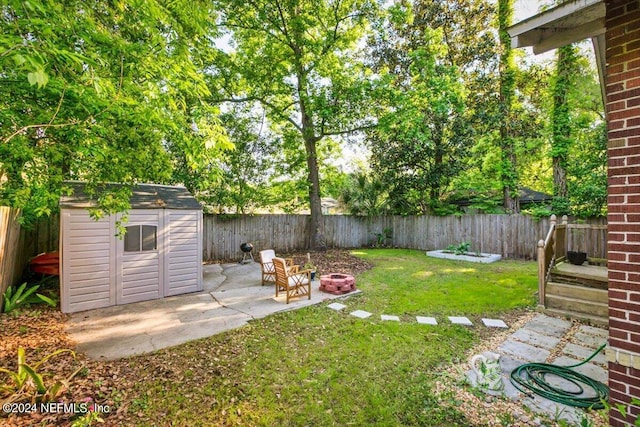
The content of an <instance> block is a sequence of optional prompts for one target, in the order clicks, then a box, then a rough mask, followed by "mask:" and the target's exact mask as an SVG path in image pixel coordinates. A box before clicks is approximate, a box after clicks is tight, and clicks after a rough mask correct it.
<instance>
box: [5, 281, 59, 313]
mask: <svg viewBox="0 0 640 427" xmlns="http://www.w3.org/2000/svg"><path fill="white" fill-rule="evenodd" d="M39 288H40V285H33V286H29V287H27V283H26V282H25V283H23V284H21V285H20V286H18V287H14V286H10V287H8V288H7V290H6V291H5V292H4V295H3V300H4V304H3V306H2V311H3V312H4V313H11V312H12V311H14V310H16V309H18V308H20V307H22V306H24V305H28V304H41V303H45V304H48V305H50V306H51V307H56V306H57V305H58V303H57V301H55V300H54V299H52V298H50V297H47V296H46V295H43V294H39V293H36V291H37V290H38V289H39Z"/></svg>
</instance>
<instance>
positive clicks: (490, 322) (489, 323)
mask: <svg viewBox="0 0 640 427" xmlns="http://www.w3.org/2000/svg"><path fill="white" fill-rule="evenodd" d="M482 323H484V326H486V327H487V328H508V326H507V324H506V323H504V321H502V320H500V319H482Z"/></svg>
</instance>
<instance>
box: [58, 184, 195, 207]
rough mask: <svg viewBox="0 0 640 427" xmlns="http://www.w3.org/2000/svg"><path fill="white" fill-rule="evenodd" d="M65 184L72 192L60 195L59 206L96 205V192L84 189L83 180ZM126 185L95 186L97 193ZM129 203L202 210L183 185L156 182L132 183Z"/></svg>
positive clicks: (133, 205) (134, 205)
mask: <svg viewBox="0 0 640 427" xmlns="http://www.w3.org/2000/svg"><path fill="white" fill-rule="evenodd" d="M64 185H65V186H67V187H71V188H72V190H73V194H71V195H68V196H67V195H62V196H61V197H60V207H62V208H78V209H87V208H94V207H96V206H97V197H96V194H89V192H88V191H86V185H87V184H86V183H85V182H78V181H72V182H65V183H64ZM123 187H126V185H125V184H112V183H109V184H102V185H100V186H98V187H97V188H96V192H97V193H101V192H103V191H115V190H118V189H121V188H123ZM130 188H131V198H130V199H129V203H130V204H131V209H184V210H196V209H197V210H202V206H201V205H200V203H198V201H197V200H196V199H195V198H194V197H193V196H192V195H191V193H189V191H188V190H187V189H186V188H185V187H181V186H170V185H157V184H133V185H132V186H131V187H130Z"/></svg>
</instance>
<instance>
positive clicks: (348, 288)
mask: <svg viewBox="0 0 640 427" xmlns="http://www.w3.org/2000/svg"><path fill="white" fill-rule="evenodd" d="M320 290H321V291H323V292H328V293H330V294H334V295H342V294H346V293H348V292H352V291H355V290H356V279H355V278H354V277H353V276H352V275H350V274H342V273H332V274H327V275H325V276H320Z"/></svg>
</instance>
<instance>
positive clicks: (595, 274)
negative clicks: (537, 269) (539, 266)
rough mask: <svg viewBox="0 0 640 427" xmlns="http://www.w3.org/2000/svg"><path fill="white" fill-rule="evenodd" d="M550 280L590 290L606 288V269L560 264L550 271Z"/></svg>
mask: <svg viewBox="0 0 640 427" xmlns="http://www.w3.org/2000/svg"><path fill="white" fill-rule="evenodd" d="M550 279H551V281H554V282H562V283H571V284H576V285H582V286H587V287H590V288H597V289H607V288H608V275H607V268H606V267H597V266H593V265H580V266H578V265H572V264H569V263H566V262H562V263H560V264H557V265H556V266H555V267H554V268H552V269H551V271H550Z"/></svg>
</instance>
